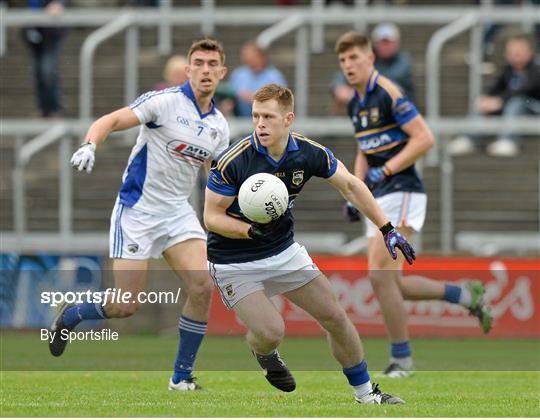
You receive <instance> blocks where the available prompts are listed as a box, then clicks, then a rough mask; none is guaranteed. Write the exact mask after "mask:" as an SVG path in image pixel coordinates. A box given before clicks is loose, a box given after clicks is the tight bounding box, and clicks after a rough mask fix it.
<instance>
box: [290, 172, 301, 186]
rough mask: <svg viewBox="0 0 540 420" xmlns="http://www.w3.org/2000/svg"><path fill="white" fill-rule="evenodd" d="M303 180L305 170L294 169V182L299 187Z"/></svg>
mask: <svg viewBox="0 0 540 420" xmlns="http://www.w3.org/2000/svg"><path fill="white" fill-rule="evenodd" d="M303 181H304V171H303V170H298V171H294V172H293V174H292V183H293V184H294V185H296V186H297V187H299V186H300V185H301V184H302V182H303Z"/></svg>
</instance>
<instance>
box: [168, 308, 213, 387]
mask: <svg viewBox="0 0 540 420" xmlns="http://www.w3.org/2000/svg"><path fill="white" fill-rule="evenodd" d="M207 326H208V323H207V322H201V321H194V320H192V319H189V318H188V317H185V316H184V315H182V316H181V317H180V323H179V325H178V328H179V330H180V343H179V345H178V353H177V355H176V361H175V363H174V374H173V377H172V381H173V383H175V384H177V383H178V382H180V381H182V380H185V379H190V378H191V372H192V371H193V364H194V363H195V357H197V351H198V350H199V346H200V345H201V342H202V340H203V338H204V334H206V328H207Z"/></svg>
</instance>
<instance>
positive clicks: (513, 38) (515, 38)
mask: <svg viewBox="0 0 540 420" xmlns="http://www.w3.org/2000/svg"><path fill="white" fill-rule="evenodd" d="M510 41H523V42H526V43H527V44H528V45H529V47H530V49H531V50H534V41H533V39H532V38H531V37H530V36H529V35H528V34H524V33H517V34H513V35H510V36H509V37H508V38H507V39H506V43H508V42H510Z"/></svg>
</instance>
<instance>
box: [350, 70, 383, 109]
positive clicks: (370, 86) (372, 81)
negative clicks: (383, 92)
mask: <svg viewBox="0 0 540 420" xmlns="http://www.w3.org/2000/svg"><path fill="white" fill-rule="evenodd" d="M377 80H379V72H378V71H377V70H376V69H373V71H372V72H371V74H370V75H369V79H368V83H367V89H366V95H365V96H364V98H363V99H362V100H360V94H359V93H358V91H357V90H356V89H354V97H353V99H355V100H357V101H359V102H360V105H365V104H366V101H367V98H368V95H369V94H370V93H371V92H373V90H374V89H375V86H377Z"/></svg>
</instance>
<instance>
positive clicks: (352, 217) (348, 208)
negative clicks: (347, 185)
mask: <svg viewBox="0 0 540 420" xmlns="http://www.w3.org/2000/svg"><path fill="white" fill-rule="evenodd" d="M342 213H343V217H344V218H345V219H347V220H348V221H349V222H351V223H353V222H358V221H359V220H360V211H359V210H358V209H357V208H356V207H354V206H353V205H352V204H351V203H350V202H348V201H347V202H346V203H345V204H343V208H342Z"/></svg>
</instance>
